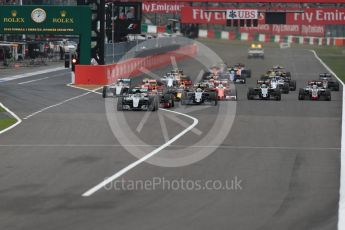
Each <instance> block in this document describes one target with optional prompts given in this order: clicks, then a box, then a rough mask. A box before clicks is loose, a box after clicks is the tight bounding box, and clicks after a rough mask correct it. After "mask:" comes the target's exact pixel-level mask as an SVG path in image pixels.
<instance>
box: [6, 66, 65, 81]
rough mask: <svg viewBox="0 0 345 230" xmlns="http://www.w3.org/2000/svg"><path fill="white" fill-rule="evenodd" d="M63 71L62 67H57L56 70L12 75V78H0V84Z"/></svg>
mask: <svg viewBox="0 0 345 230" xmlns="http://www.w3.org/2000/svg"><path fill="white" fill-rule="evenodd" d="M64 69H65V68H64V67H57V68H52V69H45V70H40V71H36V72H31V73H24V74H19V75H14V76H10V77H4V78H0V82H7V81H13V80H17V79H22V78H27V77H32V76H36V75H40V74H45V73H51V72H55V71H60V70H64Z"/></svg>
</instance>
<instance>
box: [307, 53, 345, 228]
mask: <svg viewBox="0 0 345 230" xmlns="http://www.w3.org/2000/svg"><path fill="white" fill-rule="evenodd" d="M311 52H312V53H313V54H314V56H315V58H316V59H317V60H318V61H319V62H320V63H321V64H322V65H323V66H324V67H325V68H326V69H327V71H328V72H330V73H331V74H332V75H333V76H334V77H336V78H337V79H338V81H339V82H340V83H341V84H342V85H343V92H342V93H343V104H342V107H343V108H342V119H341V150H340V191H339V210H338V230H344V229H345V155H344V154H345V152H344V147H345V133H344V130H345V93H344V88H345V84H344V83H343V82H342V80H341V79H340V78H339V77H338V76H337V75H336V74H335V73H334V72H333V70H332V69H331V68H329V67H328V66H327V65H326V63H324V62H323V61H322V59H321V58H320V57H319V56H318V55H317V53H316V52H315V50H311Z"/></svg>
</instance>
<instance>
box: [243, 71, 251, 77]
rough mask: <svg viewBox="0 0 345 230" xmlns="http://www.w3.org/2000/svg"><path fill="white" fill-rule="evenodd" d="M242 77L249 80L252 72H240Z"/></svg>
mask: <svg viewBox="0 0 345 230" xmlns="http://www.w3.org/2000/svg"><path fill="white" fill-rule="evenodd" d="M242 75H243V76H245V77H247V78H250V77H251V76H252V71H251V70H248V69H246V70H242Z"/></svg>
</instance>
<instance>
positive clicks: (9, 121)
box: [0, 118, 17, 131]
mask: <svg viewBox="0 0 345 230" xmlns="http://www.w3.org/2000/svg"><path fill="white" fill-rule="evenodd" d="M16 122H17V120H16V119H14V118H0V131H1V130H4V129H6V128H7V127H10V126H11V125H13V124H15V123H16Z"/></svg>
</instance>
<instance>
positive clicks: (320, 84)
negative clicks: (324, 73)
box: [308, 81, 323, 86]
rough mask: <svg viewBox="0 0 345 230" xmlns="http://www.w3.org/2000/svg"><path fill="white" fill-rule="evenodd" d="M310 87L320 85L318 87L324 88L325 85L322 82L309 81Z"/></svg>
mask: <svg viewBox="0 0 345 230" xmlns="http://www.w3.org/2000/svg"><path fill="white" fill-rule="evenodd" d="M308 85H318V86H322V85H323V83H322V81H308Z"/></svg>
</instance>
